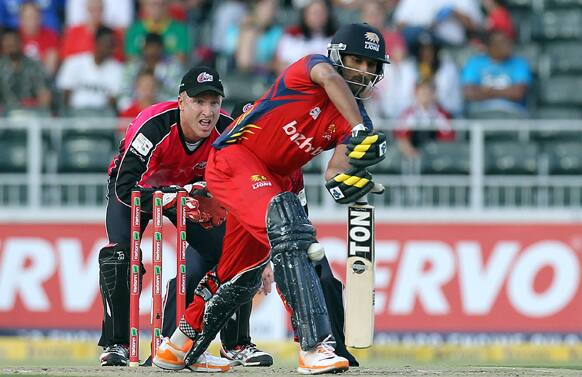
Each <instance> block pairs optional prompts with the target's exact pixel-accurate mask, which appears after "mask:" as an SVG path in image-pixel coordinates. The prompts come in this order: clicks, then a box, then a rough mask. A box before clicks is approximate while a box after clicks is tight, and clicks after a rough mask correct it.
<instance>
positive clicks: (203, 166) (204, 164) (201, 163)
mask: <svg viewBox="0 0 582 377" xmlns="http://www.w3.org/2000/svg"><path fill="white" fill-rule="evenodd" d="M205 167H206V161H201V162H199V163H197V164H196V165H194V169H204V168H205Z"/></svg>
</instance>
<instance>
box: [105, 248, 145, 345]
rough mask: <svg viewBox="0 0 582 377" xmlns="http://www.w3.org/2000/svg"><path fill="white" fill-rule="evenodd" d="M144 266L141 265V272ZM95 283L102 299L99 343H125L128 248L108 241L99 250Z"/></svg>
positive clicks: (127, 308)
mask: <svg viewBox="0 0 582 377" xmlns="http://www.w3.org/2000/svg"><path fill="white" fill-rule="evenodd" d="M144 272H145V270H144V269H143V266H142V271H141V273H142V275H143V274H144ZM99 287H100V290H101V298H102V300H103V323H102V326H101V339H100V340H99V345H100V346H102V347H106V346H111V345H114V344H129V249H128V248H127V247H120V246H118V245H108V246H105V247H104V248H102V249H101V251H100V252H99Z"/></svg>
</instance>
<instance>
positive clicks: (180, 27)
mask: <svg viewBox="0 0 582 377" xmlns="http://www.w3.org/2000/svg"><path fill="white" fill-rule="evenodd" d="M140 3H141V5H142V17H141V19H140V20H139V21H136V22H134V23H133V24H132V25H131V26H130V28H129V29H128V30H127V33H126V34H125V54H126V55H127V57H129V58H132V59H133V58H136V57H137V56H138V55H139V53H140V52H141V50H142V48H143V45H144V42H145V36H146V35H147V34H148V33H157V34H160V35H162V37H163V39H164V50H165V53H166V54H168V55H174V56H175V57H176V58H177V59H178V60H179V61H180V62H181V63H182V64H184V63H185V62H186V58H187V55H188V52H189V51H190V40H189V35H188V30H187V28H186V25H184V24H183V23H181V22H178V21H175V20H173V19H172V18H170V15H169V13H168V0H141V2H140Z"/></svg>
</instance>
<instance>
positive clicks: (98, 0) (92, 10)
mask: <svg viewBox="0 0 582 377" xmlns="http://www.w3.org/2000/svg"><path fill="white" fill-rule="evenodd" d="M87 15H88V16H87V21H86V22H85V23H82V24H78V25H72V26H69V27H67V28H66V29H65V32H64V34H63V41H62V45H61V57H62V59H65V58H68V57H69V56H72V55H75V54H82V53H84V52H94V51H95V33H96V32H97V30H98V29H99V28H100V27H101V26H105V25H104V24H103V1H102V0H87ZM113 31H114V33H115V51H114V53H113V56H114V57H115V59H116V60H118V61H120V62H122V61H124V60H125V57H124V54H123V36H124V32H123V30H122V29H119V28H114V29H113Z"/></svg>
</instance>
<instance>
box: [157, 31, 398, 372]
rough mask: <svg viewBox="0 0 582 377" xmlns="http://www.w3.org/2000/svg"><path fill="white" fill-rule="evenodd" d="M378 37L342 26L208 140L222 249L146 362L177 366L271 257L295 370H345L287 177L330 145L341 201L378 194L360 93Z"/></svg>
mask: <svg viewBox="0 0 582 377" xmlns="http://www.w3.org/2000/svg"><path fill="white" fill-rule="evenodd" d="M385 51H386V50H385V43H384V38H383V37H382V35H381V33H380V31H378V30H377V29H376V28H373V27H370V26H369V25H367V24H350V25H346V26H344V27H342V28H340V29H339V30H338V31H337V33H336V34H335V35H334V37H333V38H332V41H331V44H330V46H329V48H328V57H326V56H323V55H308V56H305V57H304V58H302V59H300V60H298V61H296V62H295V63H293V64H291V66H289V67H288V68H287V69H286V70H284V71H283V72H282V73H281V75H280V76H279V77H278V78H277V79H276V80H275V83H274V84H273V86H272V87H271V88H270V89H269V91H268V92H267V93H266V94H264V95H263V97H261V98H260V99H259V100H257V101H256V102H255V103H254V104H253V108H252V109H251V110H249V111H247V112H246V113H244V114H243V115H241V116H240V117H238V118H237V119H236V120H235V121H234V122H233V123H232V124H231V125H230V126H229V129H228V132H225V133H223V134H222V135H221V136H220V137H219V138H218V139H217V140H216V141H215V142H214V144H213V145H214V150H213V151H211V153H210V156H209V160H208V166H207V170H206V174H205V178H206V182H207V185H208V189H209V190H210V192H211V193H212V195H213V197H214V198H215V199H216V200H217V201H218V202H219V203H220V204H221V205H222V206H223V207H225V208H226V209H227V210H228V216H227V229H226V234H225V238H224V242H223V254H222V256H221V259H220V261H219V262H218V265H217V267H216V270H215V271H213V272H211V273H209V274H207V275H206V277H205V279H203V281H201V283H200V284H199V286H198V289H197V294H196V296H195V298H194V301H193V302H192V304H190V305H189V306H188V308H187V309H186V314H185V316H184V318H183V319H182V321H181V322H180V325H179V327H178V329H176V331H175V332H174V334H172V336H171V337H170V338H165V339H164V341H163V342H162V344H161V346H160V348H159V350H158V352H157V354H156V356H155V357H154V360H153V363H154V364H155V365H157V366H159V367H160V368H163V369H169V370H181V369H184V368H186V367H188V366H190V364H191V363H192V362H193V361H194V360H197V359H198V358H199V357H200V355H203V352H204V351H205V350H206V348H207V347H208V345H209V344H210V342H211V341H212V340H213V339H214V337H215V335H216V334H217V332H218V331H219V330H220V328H221V327H222V326H223V325H224V323H225V322H226V321H227V320H228V318H229V317H230V316H231V315H232V313H233V312H234V311H235V310H236V309H237V308H238V307H239V306H240V305H241V304H242V303H243V302H246V301H248V300H249V299H251V298H252V296H253V295H254V294H255V292H256V291H257V290H258V289H259V287H260V282H261V273H262V271H263V269H264V268H265V266H266V264H267V263H268V262H269V259H270V257H271V255H272V261H273V267H274V270H273V272H274V277H275V281H276V283H277V288H278V289H279V291H280V294H281V296H282V297H283V298H284V301H285V304H286V305H287V307H288V308H289V309H290V310H291V312H292V313H291V314H292V315H291V320H292V322H293V324H294V328H296V329H297V335H298V340H299V343H300V347H301V349H300V351H299V367H298V371H299V372H300V373H303V374H318V373H326V372H329V373H332V372H340V371H345V370H347V369H348V368H349V362H348V360H346V359H345V358H343V357H339V356H337V355H336V354H335V353H334V348H333V337H332V336H331V329H330V323H329V317H328V313H327V310H326V307H325V301H324V297H323V293H322V289H321V285H320V283H319V281H318V279H317V274H316V272H315V269H314V267H313V265H312V264H311V262H310V260H313V261H317V260H321V259H322V258H323V256H324V254H323V250H322V248H321V246H320V245H319V244H318V243H317V239H316V238H315V229H314V228H313V226H312V225H311V223H310V222H309V220H308V218H307V215H306V214H305V211H304V209H303V207H302V206H301V202H300V200H299V198H298V197H297V195H295V194H293V193H291V192H290V191H289V188H290V176H291V174H292V173H294V172H296V171H297V169H299V168H300V167H302V166H303V165H304V164H306V163H307V162H308V161H310V160H311V159H312V158H313V157H315V156H316V155H318V154H319V153H321V152H322V151H324V150H327V149H332V148H335V153H334V155H333V157H332V158H331V160H330V162H329V164H328V167H327V170H326V178H327V179H328V182H327V183H326V188H327V189H328V191H330V193H331V194H332V196H333V197H334V199H335V200H336V201H337V202H338V203H349V202H351V201H356V200H358V199H359V198H361V197H362V196H364V195H365V194H367V193H368V192H370V191H371V190H372V189H373V188H374V183H373V182H372V180H371V178H372V177H371V175H370V174H369V173H368V172H367V170H366V167H367V166H371V165H373V164H376V163H378V162H380V161H381V160H382V159H383V158H384V157H385V152H386V139H385V136H384V135H383V134H382V133H379V132H375V131H373V130H372V124H371V121H370V119H369V117H368V116H367V114H366V112H365V109H364V107H363V105H362V104H361V102H357V100H356V99H357V98H363V97H368V96H369V95H370V93H369V92H370V91H371V90H372V89H373V87H374V85H375V84H376V83H377V82H378V81H379V80H380V79H381V78H382V72H383V64H385V63H388V60H387V57H386V52H385Z"/></svg>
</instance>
